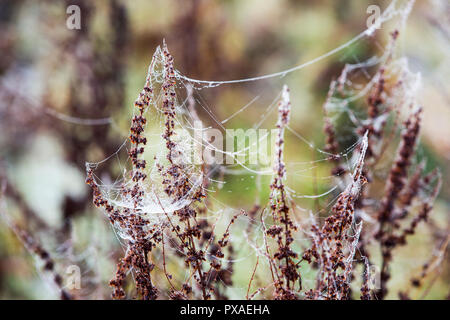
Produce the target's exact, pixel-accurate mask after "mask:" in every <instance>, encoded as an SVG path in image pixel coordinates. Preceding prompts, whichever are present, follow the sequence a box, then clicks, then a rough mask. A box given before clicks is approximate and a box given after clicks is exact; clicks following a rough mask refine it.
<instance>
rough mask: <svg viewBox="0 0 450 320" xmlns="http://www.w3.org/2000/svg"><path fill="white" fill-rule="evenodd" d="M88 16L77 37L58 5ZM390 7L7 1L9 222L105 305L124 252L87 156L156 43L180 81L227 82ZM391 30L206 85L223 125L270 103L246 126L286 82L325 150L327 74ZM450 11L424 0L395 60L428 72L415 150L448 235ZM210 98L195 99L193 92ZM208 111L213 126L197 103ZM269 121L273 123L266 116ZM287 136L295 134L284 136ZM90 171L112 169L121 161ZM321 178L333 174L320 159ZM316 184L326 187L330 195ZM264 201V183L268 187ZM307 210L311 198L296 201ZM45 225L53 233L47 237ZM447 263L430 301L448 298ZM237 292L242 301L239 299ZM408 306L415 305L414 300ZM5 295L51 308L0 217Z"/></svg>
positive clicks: (104, 153)
mask: <svg viewBox="0 0 450 320" xmlns="http://www.w3.org/2000/svg"><path fill="white" fill-rule="evenodd" d="M71 4H76V5H79V6H80V8H81V29H80V30H69V29H68V28H67V27H66V19H67V17H68V15H67V14H66V8H67V7H68V6H69V5H71ZM370 4H377V5H379V6H380V7H381V8H384V7H386V6H387V5H388V4H389V1H365V0H364V1H361V0H341V1H334V0H315V1H310V0H304V1H296V0H265V1H260V0H245V1H242V0H223V1H219V0H216V1H213V0H192V1H186V0H150V1H149V0H133V1H125V0H122V1H121V0H110V1H106V0H105V1H87V0H86V1H80V0H78V1H77V0H72V1H45V0H40V1H23V0H2V1H1V2H0V52H1V54H0V170H1V176H2V179H3V184H2V185H3V186H4V188H3V189H4V190H3V191H4V192H3V196H2V199H1V201H2V206H1V207H0V210H2V215H7V216H8V217H10V218H11V219H15V220H17V221H19V222H20V223H22V224H23V225H25V226H27V228H28V229H29V230H31V231H32V233H33V234H35V235H36V237H38V238H39V239H40V241H41V242H42V243H43V244H44V245H45V246H46V247H48V248H51V252H52V253H53V254H54V255H55V257H56V260H57V261H58V262H60V264H61V270H62V272H63V273H64V270H65V268H66V267H67V266H68V265H72V264H77V265H80V266H81V270H82V282H83V286H84V288H85V289H84V290H85V291H84V296H85V297H86V298H94V299H101V298H109V297H110V290H109V288H108V281H109V279H110V278H111V276H112V275H113V273H114V267H115V263H116V261H117V259H118V258H119V257H120V256H121V255H122V253H123V252H122V249H121V247H120V244H119V241H118V240H117V238H116V236H115V234H114V233H113V232H112V230H111V228H110V226H109V224H108V222H107V219H106V218H105V217H104V216H103V214H102V213H101V212H100V211H98V210H97V209H95V208H94V207H93V205H92V193H91V191H90V189H89V188H88V186H87V185H86V184H85V183H84V180H85V162H86V161H100V160H102V159H104V158H106V157H108V156H109V155H111V154H114V152H116V151H117V150H118V148H119V147H120V145H121V144H122V142H123V141H124V139H125V138H126V137H127V135H128V125H129V121H130V118H131V114H132V106H133V101H134V99H135V97H136V96H137V94H138V93H139V92H140V90H141V88H142V85H143V82H144V79H145V74H146V71H147V66H148V63H149V62H150V59H151V56H152V54H153V52H154V50H155V48H156V47H157V46H158V45H160V44H161V43H162V40H163V39H165V40H166V42H167V44H168V47H169V49H170V51H171V53H172V55H173V56H174V58H175V65H176V68H177V69H178V70H180V72H182V73H183V74H185V75H188V76H189V77H192V78H195V79H205V80H230V79H238V78H247V77H250V76H258V75H263V74H266V73H272V72H277V71H279V70H283V69H287V68H289V67H291V66H294V65H297V64H300V63H303V62H305V61H309V60H311V59H314V58H315V57H317V56H319V55H321V54H323V53H325V52H327V51H329V50H331V49H333V48H335V47H337V46H339V45H341V44H342V43H345V42H346V41H348V40H349V39H351V38H353V37H354V36H355V35H357V34H358V33H360V32H361V31H363V30H364V29H365V28H366V20H367V18H368V14H367V12H366V9H367V7H368V6H369V5H370ZM390 31H392V30H391V29H390V28H389V24H386V25H383V28H382V29H381V30H379V31H378V32H377V33H376V35H375V36H374V37H373V38H372V39H371V40H370V41H367V40H363V41H360V42H357V43H356V44H355V45H352V46H350V47H348V48H346V49H344V50H342V51H341V52H339V53H338V54H336V55H333V56H331V57H329V58H327V59H324V60H322V61H320V62H318V63H315V64H313V65H311V66H309V67H307V68H304V69H302V70H300V71H297V72H295V73H292V74H290V75H289V76H286V78H285V79H282V80H280V79H273V80H270V81H262V82H252V83H248V84H243V85H225V86H220V87H218V88H214V89H213V90H209V91H208V90H205V93H204V97H205V99H206V100H207V101H208V104H209V106H210V107H211V109H212V111H213V112H214V114H215V115H216V116H217V118H218V119H225V118H226V117H228V116H230V115H231V114H233V113H234V112H236V111H238V110H239V109H240V108H242V107H243V106H244V105H245V104H246V103H247V102H248V101H250V100H251V99H252V98H254V97H255V96H257V95H260V94H264V95H263V98H262V99H260V100H258V101H257V102H255V104H254V106H252V107H251V108H248V109H246V111H245V113H243V114H241V115H239V116H238V117H236V118H234V119H233V122H232V123H231V124H230V126H231V127H244V128H249V127H251V126H252V125H254V123H255V122H256V121H257V119H258V118H259V116H260V114H261V110H263V109H264V108H265V107H267V105H268V104H269V103H270V97H272V99H273V97H274V96H275V95H276V94H277V92H279V90H280V89H281V86H282V84H283V83H284V82H287V83H288V84H289V86H290V89H291V92H292V103H293V105H294V112H293V114H292V120H291V127H292V128H294V129H295V130H296V131H298V132H300V133H301V134H302V135H303V136H305V137H306V138H307V139H308V140H310V141H313V142H314V143H315V145H317V146H323V144H324V142H323V141H324V135H323V131H322V127H323V114H322V104H323V102H324V100H325V96H326V93H327V90H328V86H329V83H330V81H331V80H332V79H333V77H336V76H338V75H339V73H340V71H341V70H342V68H343V66H344V65H345V63H356V62H357V61H363V60H365V59H367V58H369V57H371V56H373V55H377V54H378V55H379V54H380V52H382V50H383V46H384V45H385V43H386V39H387V35H388V33H389V32H390ZM449 41H450V6H449V4H448V2H447V1H445V0H441V1H439V0H435V1H433V0H421V1H417V3H416V4H415V6H414V8H413V11H412V13H411V15H410V17H409V19H408V21H407V22H406V27H405V29H404V30H402V32H401V34H400V38H399V42H398V53H399V54H401V55H404V56H406V57H407V58H408V59H409V63H410V68H411V70H412V71H414V72H420V73H421V74H422V80H423V87H422V88H421V90H420V93H419V95H418V96H419V99H420V102H421V103H422V104H423V105H424V121H423V127H422V138H421V144H420V150H419V152H420V153H421V154H423V155H424V156H426V157H427V159H428V162H427V165H428V166H430V167H436V166H437V167H439V168H440V169H441V171H442V174H443V187H442V190H441V192H440V195H439V198H438V200H437V202H436V205H435V209H434V212H433V218H432V219H433V222H434V223H435V224H437V225H438V226H439V228H438V229H439V230H443V231H442V232H444V233H446V232H447V233H448V230H449V212H450V185H449V184H450V182H449V181H450V180H449V177H450V176H449V174H450V161H449V160H450V104H449V101H450V100H449V99H450V96H449V92H450V91H449V83H448V81H447V80H448V75H449V74H450V63H449V62H450V59H449V58H450V56H449V54H450V51H449V48H450V42H449ZM202 94H203V93H202ZM199 113H200V116H201V118H202V119H203V120H204V121H205V122H206V123H208V124H211V125H212V123H213V122H212V120H211V118H210V117H209V116H208V114H206V113H205V112H203V111H202V110H199ZM274 116H275V115H272V116H271V117H270V118H269V120H268V122H269V123H270V122H272V123H275V121H276V120H275V117H274ZM288 143H289V140H288ZM312 156H313V155H312V152H311V149H310V148H309V147H308V146H307V145H306V144H304V143H303V144H302V143H300V142H299V141H298V140H294V139H292V146H291V147H289V146H288V147H287V157H288V158H289V160H290V161H302V160H311V157H312ZM99 170H101V171H100V172H98V174H99V175H101V174H103V175H104V176H108V175H111V177H114V174H117V170H118V161H109V162H107V163H106V164H104V165H102V166H101V168H100V169H99ZM317 170H318V174H319V175H320V174H323V175H327V172H329V171H328V170H329V167H328V166H327V163H325V164H324V165H323V166H321V167H319V168H318V169H317ZM228 179H229V180H228V182H229V183H228V184H227V188H228V190H227V191H229V192H224V195H222V196H220V197H221V198H220V199H221V200H223V201H226V203H228V204H230V206H232V207H235V208H240V207H242V208H244V209H249V208H251V207H252V204H253V202H254V199H255V193H257V192H258V190H256V187H255V186H254V183H253V182H249V183H243V182H242V181H241V180H240V179H241V178H240V177H234V176H233V177H229V178H228ZM294 184H295V188H296V191H298V192H299V193H300V194H301V193H304V194H312V193H317V192H320V191H321V190H322V189H321V188H322V187H321V186H319V187H318V188H319V189H320V190H318V189H314V188H313V187H312V185H313V184H312V183H311V179H307V178H305V179H300V178H298V179H297V180H296V181H295V182H294ZM326 189H327V188H326V186H323V190H326ZM266 193H267V190H266ZM302 205H303V206H308V205H311V206H313V205H314V203H313V202H311V203H304V204H302ZM49 230H51V232H50V231H49ZM433 237H434V238H439V237H442V234H430V230H429V229H426V228H419V232H418V233H417V234H416V235H415V236H414V237H413V238H412V240H411V243H412V244H413V245H412V246H408V247H405V248H401V249H399V250H398V251H399V252H398V253H397V254H396V256H395V257H396V258H395V260H394V273H395V274H396V276H395V277H394V278H393V279H392V280H391V281H390V285H391V286H392V287H393V288H396V289H395V290H392V291H391V294H390V296H389V298H397V296H396V292H397V291H398V290H402V289H404V288H405V287H406V286H409V282H408V281H409V279H410V278H411V276H412V275H414V274H417V272H419V271H420V267H421V265H422V264H423V263H424V262H425V261H426V260H427V259H429V257H430V254H431V253H432V251H433V248H435V244H436V242H435V241H434V240H433V239H434V238H433ZM252 265H254V260H252V259H248V262H246V263H245V264H244V266H245V267H243V268H239V269H237V270H236V271H235V275H234V278H235V279H234V280H235V283H236V286H237V287H245V286H246V284H247V283H248V276H249V270H251V266H252ZM449 280H450V272H449V268H448V261H447V259H445V260H444V263H443V265H442V266H441V267H440V268H439V277H436V279H435V280H433V279H431V280H430V281H434V285H433V287H432V288H431V289H430V291H429V292H428V294H427V295H426V298H434V299H444V298H446V297H448V295H449ZM236 297H239V296H236ZM415 297H416V296H415ZM0 298H1V299H46V298H49V299H53V298H57V294H56V293H55V292H54V291H52V290H51V289H49V287H48V284H47V282H46V281H45V279H43V275H42V274H41V272H39V266H38V267H37V268H36V262H35V261H34V259H33V258H32V257H31V256H30V255H29V254H28V252H27V251H26V250H25V249H24V248H23V246H22V244H21V243H20V242H19V241H18V240H17V238H16V237H15V235H14V233H12V232H11V230H10V229H9V227H8V224H7V223H5V222H4V221H3V220H2V221H1V222H0Z"/></svg>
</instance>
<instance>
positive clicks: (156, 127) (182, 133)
mask: <svg viewBox="0 0 450 320" xmlns="http://www.w3.org/2000/svg"><path fill="white" fill-rule="evenodd" d="M412 4H413V1H407V2H406V3H405V4H404V5H402V6H399V5H398V2H397V1H395V0H394V1H392V3H391V4H390V5H389V6H388V7H387V9H386V10H385V11H384V12H383V14H382V15H381V16H380V18H379V23H380V24H384V23H385V22H387V21H390V20H392V19H393V18H399V19H398V24H399V27H398V29H401V28H402V26H403V24H404V23H405V20H406V18H407V16H408V14H409V12H410V10H411V7H412ZM376 27H377V26H376V25H373V26H371V27H370V28H368V29H366V30H364V31H363V32H361V33H360V34H358V35H357V36H355V37H354V38H352V39H351V40H350V41H348V42H346V43H344V44H342V45H341V46H339V47H337V48H335V49H333V50H331V51H329V52H327V53H325V54H323V55H321V56H319V57H317V58H315V59H313V60H310V61H308V62H305V63H302V64H300V65H298V66H294V67H292V68H289V69H286V70H283V71H279V72H275V73H272V74H267V75H261V76H256V77H250V78H243V79H234V80H220V81H219V80H214V81H208V80H198V79H192V78H190V77H188V76H186V75H183V74H182V73H181V72H179V71H178V70H175V76H176V79H177V81H176V92H177V100H176V101H177V103H176V105H175V114H176V116H175V118H174V121H175V132H176V134H175V137H174V143H175V145H176V154H177V157H176V161H177V162H179V163H181V164H183V166H184V169H185V170H184V171H183V174H184V175H185V176H184V177H187V178H188V181H189V184H190V190H189V192H188V193H187V194H186V195H185V196H184V197H182V198H181V199H177V200H176V201H174V199H172V198H171V197H169V196H167V194H166V193H165V192H164V186H163V183H162V181H163V179H164V176H163V175H162V174H161V170H160V168H161V166H163V167H164V166H167V165H168V161H167V149H166V141H165V140H164V139H163V137H162V133H163V132H164V128H165V121H166V117H165V114H164V110H163V109H162V108H161V103H162V99H163V90H162V88H161V86H162V85H163V83H164V78H165V76H166V75H165V69H164V64H165V56H164V52H163V49H162V48H160V47H158V48H157V49H156V51H155V54H154V56H153V59H152V62H151V64H150V67H149V73H148V78H147V80H148V81H149V82H150V84H151V87H153V88H155V90H154V91H153V92H152V98H153V100H152V101H153V102H152V103H151V105H150V107H149V109H148V110H147V111H146V114H145V116H146V118H147V120H148V123H147V124H146V126H145V137H146V138H147V140H148V143H147V146H146V150H145V153H144V159H145V160H146V163H147V167H146V168H145V171H146V174H147V176H148V178H147V179H146V180H145V181H142V182H139V185H140V187H141V188H142V190H144V198H143V201H142V202H141V203H140V204H139V205H138V207H136V205H135V203H134V202H133V199H132V197H130V196H124V195H123V192H122V191H123V190H124V189H126V188H130V187H131V186H132V185H133V184H134V182H133V181H132V175H131V172H132V169H131V165H130V157H129V156H128V152H129V150H130V147H129V141H128V139H127V140H125V141H124V142H123V144H122V145H121V146H120V147H119V148H118V150H117V151H116V152H115V153H114V154H113V155H111V156H110V157H108V158H106V159H104V160H102V161H100V162H90V163H87V164H86V167H87V168H88V169H89V170H93V172H94V177H95V183H96V184H97V186H98V187H99V189H100V190H101V192H102V194H103V197H104V198H106V199H108V200H109V201H110V202H111V203H112V204H113V205H114V206H116V207H119V208H126V209H137V210H138V211H139V212H141V215H142V217H143V218H145V219H146V220H147V221H150V222H151V225H152V227H157V228H160V230H161V231H163V232H164V226H165V225H166V224H165V223H166V222H167V217H170V216H171V215H172V214H173V212H174V211H176V210H179V209H181V208H184V207H186V206H188V205H190V204H191V202H192V199H191V197H190V195H192V194H194V193H195V192H196V191H197V190H198V189H199V188H203V189H204V191H205V192H206V193H207V194H208V195H207V201H206V202H205V206H206V207H207V215H206V216H202V217H199V219H207V220H210V222H211V224H212V225H213V226H215V227H216V226H217V228H218V229H220V226H221V225H222V229H223V225H224V222H223V221H228V220H229V217H231V216H233V215H235V214H236V213H237V212H239V211H240V210H241V209H242V208H243V207H244V208H245V207H246V208H245V209H246V210H250V208H251V206H252V204H254V203H256V204H258V205H260V206H261V207H265V206H266V204H267V202H265V200H264V199H265V198H264V196H261V194H264V192H265V191H264V190H266V192H267V190H268V186H269V183H270V182H268V181H270V177H271V176H272V175H273V171H274V170H273V168H272V163H271V162H270V163H269V164H256V165H255V164H250V163H249V161H248V160H247V159H250V158H251V157H258V155H259V153H260V151H261V149H259V148H254V147H255V144H258V145H259V144H260V143H262V142H264V141H266V140H267V137H268V136H269V135H270V130H271V129H274V128H275V122H276V120H275V117H276V113H277V112H276V111H277V102H278V101H279V100H280V98H281V95H282V91H281V87H282V86H283V85H284V84H285V83H289V81H290V79H289V77H288V76H289V75H290V74H291V73H293V72H299V71H301V70H302V69H304V68H306V67H308V66H310V65H312V64H314V63H317V62H319V61H321V60H324V59H326V58H329V57H331V56H333V55H337V54H341V58H342V59H344V58H346V57H345V56H344V51H346V49H348V48H350V47H351V46H353V45H355V44H357V43H359V42H363V41H373V40H374V38H373V36H374V33H375V32H376V30H377V29H376ZM381 49H382V50H381V51H382V54H381V55H380V56H374V57H371V58H369V59H362V60H363V61H359V59H358V57H354V60H355V62H354V63H353V64H346V65H345V67H344V69H343V71H342V73H341V76H340V77H339V78H338V79H337V80H336V81H334V82H333V84H334V85H335V86H336V87H335V89H334V90H330V91H331V94H330V96H329V99H327V101H326V103H325V106H324V109H325V110H326V111H327V113H329V114H331V116H330V119H331V121H335V120H337V118H339V117H341V116H342V114H346V115H347V117H348V119H350V121H351V123H353V124H354V125H357V124H359V123H360V121H361V120H359V118H360V117H359V116H358V115H356V114H355V112H354V111H353V110H352V108H351V107H350V105H351V104H352V103H353V102H356V101H358V100H360V99H362V98H364V97H365V96H366V95H367V93H368V92H369V91H370V89H371V88H372V87H373V86H374V84H375V83H376V82H377V81H378V78H377V73H376V72H374V70H375V71H376V69H377V67H379V66H380V65H382V64H383V63H385V62H386V61H387V60H388V59H391V58H392V56H391V55H392V50H391V49H392V48H391V47H390V44H388V45H387V46H386V47H382V48H381ZM175 58H176V57H175ZM175 61H176V59H175ZM392 66H393V68H394V69H395V68H397V69H398V70H399V72H403V73H405V72H408V71H407V70H408V69H407V62H406V60H404V59H399V60H395V61H394V62H392ZM361 78H363V79H364V81H361ZM406 78H407V79H411V81H409V82H406V83H403V84H402V88H400V90H402V91H403V92H409V94H408V95H406V96H407V97H413V95H414V92H415V91H416V90H417V89H418V87H419V83H420V79H419V78H418V77H415V76H410V77H406ZM256 83H257V84H258V85H257V86H256V85H255V84H256ZM223 86H239V87H245V88H247V87H248V88H249V90H247V91H251V92H253V94H254V93H255V91H258V92H257V93H256V95H254V97H253V98H251V99H249V100H248V101H245V102H243V104H242V105H241V106H240V107H239V108H238V109H237V111H234V112H230V113H229V114H227V115H226V116H225V117H220V116H219V115H218V114H217V112H214V110H215V109H216V108H215V107H214V101H213V99H212V98H211V97H213V96H214V95H216V94H217V92H218V91H217V90H220V89H221V88H222V87H223ZM336 92H339V93H340V94H335V93H336ZM404 96H405V95H402V97H404ZM394 98H395V97H394ZM409 102H410V101H402V104H404V105H407V104H409ZM256 108H258V110H259V111H258V112H259V114H260V118H259V119H257V120H256V121H254V124H253V126H252V127H251V129H254V130H258V129H265V130H266V134H265V135H264V134H263V135H262V136H259V137H258V139H257V140H256V141H253V143H252V142H250V141H249V143H248V144H243V145H238V148H237V149H235V150H228V149H225V148H223V147H222V148H220V147H217V146H216V145H215V144H214V143H212V142H211V141H210V140H208V138H207V137H205V134H204V133H205V132H208V130H218V131H219V132H221V133H222V134H223V137H224V139H225V140H226V139H227V138H233V137H229V134H228V131H227V129H236V128H233V125H232V124H233V123H234V120H236V119H239V117H241V116H243V115H245V114H246V112H249V111H251V110H252V109H253V110H254V109H256ZM221 111H222V112H220V113H221V114H224V113H225V112H224V111H223V110H221ZM134 112H137V111H134ZM291 112H292V116H293V117H294V116H296V112H297V111H296V102H295V101H292V110H291ZM200 114H201V115H205V116H206V119H202V120H200V116H199V115H200ZM205 123H209V125H205ZM247 129H250V128H244V130H247ZM286 129H287V131H286V142H285V148H286V149H287V150H289V149H291V148H296V147H298V146H299V145H300V146H301V148H302V149H305V148H306V149H308V150H310V153H311V155H312V156H311V158H312V159H310V160H306V161H293V160H290V159H289V156H287V159H285V164H286V171H287V173H288V177H289V178H288V179H287V180H286V183H285V187H286V191H287V198H288V199H289V201H290V202H291V204H292V205H294V208H293V209H294V211H295V212H296V214H295V215H294V217H293V219H294V220H295V219H298V217H297V216H299V215H301V216H302V224H305V223H306V224H308V223H314V222H315V221H316V220H317V219H320V211H321V210H324V208H325V210H326V209H329V208H330V207H331V206H332V204H333V203H334V201H335V200H336V198H337V197H338V195H339V192H340V191H342V190H344V189H345V188H346V183H345V180H344V179H336V177H335V176H333V175H327V174H319V173H318V172H317V170H318V168H319V167H320V166H322V165H325V166H326V165H327V164H331V163H332V161H334V160H336V159H344V160H345V163H347V169H348V171H349V172H351V171H352V170H353V169H354V166H355V164H356V163H357V159H358V157H359V151H360V150H361V144H362V141H363V138H362V137H360V138H356V139H355V137H350V138H349V140H350V141H351V143H348V144H347V145H348V146H347V147H346V148H345V149H344V150H342V151H341V152H339V153H337V154H332V153H330V152H327V151H325V150H324V149H323V148H320V147H318V146H316V145H315V143H313V142H312V141H311V140H310V139H308V138H307V137H306V136H305V135H304V134H302V133H300V132H299V130H297V129H294V128H293V127H292V124H291V125H288V126H287V127H286ZM270 138H271V139H273V136H271V137H270ZM233 139H234V138H233ZM272 141H273V140H272ZM233 144H234V142H233ZM273 145H274V143H270V146H273ZM198 150H207V151H209V153H206V156H205V155H204V153H201V154H202V155H203V157H202V156H200V158H201V160H202V163H198V160H199V159H196V156H197V157H198V154H196V151H198ZM255 150H256V151H255ZM355 151H356V152H355ZM212 154H214V155H221V156H223V157H224V158H227V159H232V161H231V162H232V163H221V162H217V161H215V159H214V158H213V157H210V155H212ZM271 154H272V155H273V152H272V153H271ZM107 161H116V163H117V167H118V168H120V174H118V176H117V177H116V178H115V179H114V180H111V179H110V178H109V177H108V176H101V177H100V176H98V175H96V173H95V172H96V170H97V169H98V168H99V167H101V166H102V164H103V163H105V162H107ZM205 161H206V162H207V165H205ZM302 178H305V179H313V180H314V181H315V183H316V184H317V182H320V185H321V186H326V187H323V188H322V189H323V190H321V191H320V192H319V191H317V190H316V191H317V192H314V193H309V194H305V193H304V192H302V191H301V190H298V187H297V186H296V183H295V180H298V179H302ZM233 181H234V182H235V181H238V182H240V183H247V182H248V181H252V182H253V185H254V188H255V190H256V192H255V193H256V195H255V200H254V202H253V203H247V204H245V205H242V204H239V205H230V203H229V202H227V199H230V196H231V197H233V195H234V190H233V186H235V183H233ZM228 184H229V185H230V187H228ZM239 192H241V191H239ZM223 194H225V196H223ZM302 200H305V201H310V202H311V201H319V200H320V201H322V202H323V203H324V204H323V205H321V208H322V209H315V208H313V207H312V208H308V205H306V206H305V205H303V203H302ZM252 201H253V200H252ZM231 202H233V201H231ZM268 216H269V214H268V213H267V212H266V211H263V214H262V217H261V218H259V217H251V216H245V217H240V218H239V219H238V220H239V222H238V223H237V226H236V227H235V228H239V229H240V232H238V233H234V234H233V233H232V234H231V236H230V242H232V243H233V246H234V247H235V248H239V252H237V255H236V257H231V258H230V257H226V258H223V259H220V260H221V261H222V262H223V263H228V262H242V261H247V262H248V261H253V260H254V259H256V258H257V257H258V258H259V257H262V258H264V256H265V253H264V237H263V234H264V229H265V228H266V225H267V226H270V219H268ZM225 218H227V219H225ZM294 222H295V223H296V224H297V225H298V226H299V230H300V231H299V232H298V233H297V234H296V235H295V237H296V240H297V242H298V245H299V247H300V248H301V247H302V246H303V245H304V244H305V243H306V242H307V241H308V240H309V239H311V237H312V235H310V234H308V232H306V231H305V227H304V226H302V225H300V222H299V221H298V220H295V221H294ZM246 226H251V228H252V231H251V232H247V229H246ZM355 228H356V229H354V230H353V231H354V233H355V239H356V238H357V236H359V231H360V226H356V227H355ZM357 229H358V230H359V231H358V230H357ZM115 230H116V231H117V234H118V236H119V240H120V241H122V240H127V241H132V239H131V238H130V236H129V235H128V234H127V232H126V231H127V230H123V229H122V228H121V227H120V226H117V225H116V226H115ZM355 241H357V239H356V240H355ZM350 249H351V250H353V251H354V250H355V248H354V247H353V248H350ZM165 250H166V251H167V252H169V253H166V257H167V259H169V260H170V259H171V257H174V256H175V255H176V252H175V251H176V250H177V249H176V248H171V247H170V246H168V245H166V247H165ZM170 251H173V252H170ZM155 254H156V255H158V254H159V255H162V253H161V252H159V253H158V252H157V253H155ZM160 260H161V259H156V261H160ZM264 261H265V259H260V262H261V264H264V263H265V262H264ZM266 267H267V266H266ZM157 268H159V269H161V270H162V269H163V267H162V265H161V264H157ZM188 277H189V271H186V273H185V279H187V278H188ZM305 281H306V283H308V280H307V279H305ZM311 281H313V280H311ZM227 290H228V293H229V294H230V296H231V297H232V298H239V297H241V298H242V297H243V296H245V292H246V291H247V287H239V286H233V287H228V289H227Z"/></svg>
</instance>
